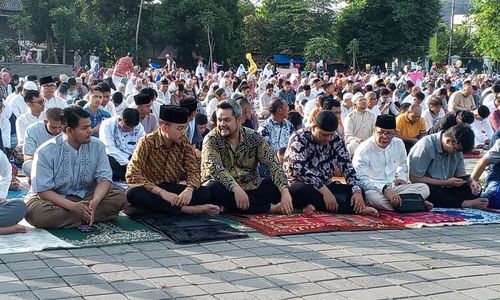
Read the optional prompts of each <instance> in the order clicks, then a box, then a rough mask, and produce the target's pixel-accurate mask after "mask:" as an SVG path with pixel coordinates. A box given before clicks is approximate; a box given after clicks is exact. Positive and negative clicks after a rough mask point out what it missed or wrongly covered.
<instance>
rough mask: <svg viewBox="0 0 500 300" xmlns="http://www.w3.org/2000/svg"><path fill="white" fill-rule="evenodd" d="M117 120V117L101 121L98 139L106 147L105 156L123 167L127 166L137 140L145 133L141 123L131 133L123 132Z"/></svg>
mask: <svg viewBox="0 0 500 300" xmlns="http://www.w3.org/2000/svg"><path fill="white" fill-rule="evenodd" d="M119 118H120V117H119V116H114V117H112V118H111V119H107V120H104V121H102V124H101V127H100V128H99V139H100V140H101V142H102V143H103V144H104V146H105V147H106V154H107V155H109V156H111V157H113V158H114V159H116V161H117V162H118V163H119V164H120V165H122V166H124V165H126V164H128V161H129V157H130V156H131V155H132V153H134V150H135V148H136V147H137V143H138V142H139V139H140V138H141V137H143V136H144V135H145V134H146V133H145V132H144V127H142V124H141V123H139V124H138V125H137V126H135V127H134V129H132V130H131V131H129V132H124V131H123V130H122V129H121V127H120V125H119V123H118V119H119Z"/></svg>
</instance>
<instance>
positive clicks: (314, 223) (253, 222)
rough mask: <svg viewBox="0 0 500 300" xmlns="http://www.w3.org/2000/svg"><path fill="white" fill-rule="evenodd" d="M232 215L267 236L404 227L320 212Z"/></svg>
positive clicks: (362, 217) (380, 220) (385, 222)
mask: <svg viewBox="0 0 500 300" xmlns="http://www.w3.org/2000/svg"><path fill="white" fill-rule="evenodd" d="M230 217H231V218H233V219H235V220H237V221H239V222H241V223H243V224H245V225H247V226H249V227H251V228H254V229H256V230H257V231H259V232H260V233H262V234H265V235H268V236H279V235H292V234H303V233H312V232H329V231H362V230H383V229H405V227H404V226H402V225H399V224H394V223H389V222H387V221H385V220H382V219H377V218H369V217H364V216H359V215H333V214H328V213H318V212H315V213H310V214H297V215H291V216H285V215H275V214H261V215H253V216H248V217H243V216H234V215H233V216H230Z"/></svg>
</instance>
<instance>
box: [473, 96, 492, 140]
mask: <svg viewBox="0 0 500 300" xmlns="http://www.w3.org/2000/svg"><path fill="white" fill-rule="evenodd" d="M489 115H490V110H489V109H488V107H486V106H484V105H481V106H479V107H478V108H477V109H476V110H474V122H472V124H471V128H472V131H474V146H475V147H478V146H484V145H489V144H490V141H491V138H492V137H493V134H494V132H493V128H492V127H491V123H490V121H489V120H488V116H489Z"/></svg>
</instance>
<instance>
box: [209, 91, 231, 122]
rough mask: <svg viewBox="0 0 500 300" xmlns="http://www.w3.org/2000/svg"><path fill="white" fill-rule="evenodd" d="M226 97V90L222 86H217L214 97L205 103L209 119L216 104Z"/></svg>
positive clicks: (215, 108)
mask: <svg viewBox="0 0 500 300" xmlns="http://www.w3.org/2000/svg"><path fill="white" fill-rule="evenodd" d="M226 99H227V94H226V91H225V90H224V89H223V88H219V89H217V90H216V91H215V97H214V98H212V99H211V100H210V102H208V105H207V109H206V112H207V117H208V118H209V119H210V118H211V117H212V114H213V113H214V112H215V111H216V110H217V105H218V104H219V103H221V102H222V101H224V100H226Z"/></svg>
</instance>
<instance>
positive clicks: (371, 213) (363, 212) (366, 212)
mask: <svg viewBox="0 0 500 300" xmlns="http://www.w3.org/2000/svg"><path fill="white" fill-rule="evenodd" d="M358 215H369V216H374V217H378V210H377V209H375V208H373V207H370V206H366V207H365V208H363V209H362V210H361V211H360V212H359V213H358Z"/></svg>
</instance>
